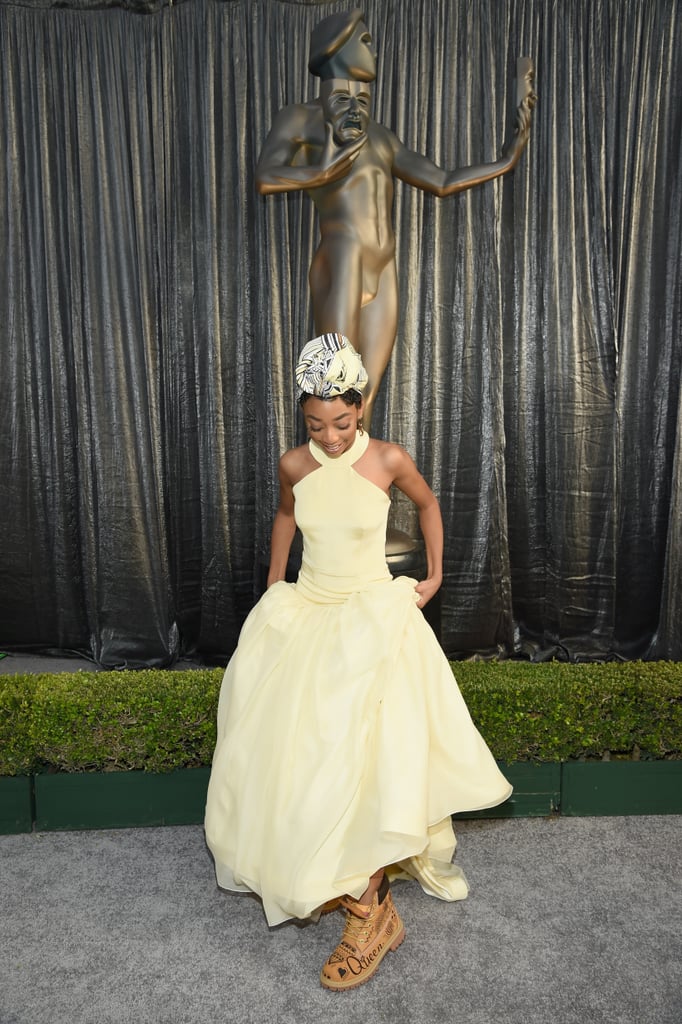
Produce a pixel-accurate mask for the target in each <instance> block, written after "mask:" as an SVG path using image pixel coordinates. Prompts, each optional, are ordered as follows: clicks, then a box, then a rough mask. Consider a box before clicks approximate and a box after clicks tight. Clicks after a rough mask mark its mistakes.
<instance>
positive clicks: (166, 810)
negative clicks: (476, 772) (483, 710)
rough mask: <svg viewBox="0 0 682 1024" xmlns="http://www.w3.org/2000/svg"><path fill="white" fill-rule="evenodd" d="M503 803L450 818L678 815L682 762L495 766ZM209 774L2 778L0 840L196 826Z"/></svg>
mask: <svg viewBox="0 0 682 1024" xmlns="http://www.w3.org/2000/svg"><path fill="white" fill-rule="evenodd" d="M500 767H501V769H502V771H503V772H504V774H505V775H506V777H507V778H508V779H509V781H510V782H511V784H512V785H513V786H514V793H513V794H512V796H511V797H510V799H509V800H507V801H505V803H503V804H500V805H499V806H498V807H492V808H489V809H487V810H484V811H474V812H465V813H462V814H456V815H455V818H459V819H471V818H512V817H546V816H547V815H550V814H562V815H571V816H576V815H625V814H682V761H610V762H584V763H581V762H567V763H563V764H531V763H527V762H517V763H516V764H510V765H505V764H501V765H500ZM209 773H210V769H209V768H207V767H204V768H185V769H179V770H177V771H174V772H168V773H166V774H155V773H152V772H140V771H131V772H83V773H73V774H69V773H58V774H54V775H49V774H45V775H35V776H30V777H27V776H18V777H16V778H9V777H0V834H4V835H7V834H10V833H20V832H31V831H33V829H35V830H36V831H39V832H41V831H53V830H66V829H103V828H133V827H139V826H145V825H198V824H201V822H202V821H203V818H204V804H205V800H206V787H207V785H208V777H209Z"/></svg>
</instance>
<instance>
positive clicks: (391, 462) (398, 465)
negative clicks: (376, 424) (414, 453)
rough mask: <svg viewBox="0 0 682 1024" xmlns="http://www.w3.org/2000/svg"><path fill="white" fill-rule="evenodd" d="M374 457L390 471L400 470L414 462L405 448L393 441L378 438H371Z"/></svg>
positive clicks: (370, 448)
mask: <svg viewBox="0 0 682 1024" xmlns="http://www.w3.org/2000/svg"><path fill="white" fill-rule="evenodd" d="M368 448H369V451H370V452H371V453H372V455H373V457H374V458H375V459H377V460H378V461H379V462H381V464H382V466H383V467H384V468H385V469H387V470H390V471H395V472H398V471H399V470H400V469H402V468H403V467H404V466H405V465H407V464H409V463H410V462H412V459H411V458H410V456H409V455H408V453H407V452H406V451H405V449H404V448H403V447H402V446H401V445H399V444H395V443H394V442H393V441H379V440H378V439H377V438H374V437H372V438H370V442H369V445H368Z"/></svg>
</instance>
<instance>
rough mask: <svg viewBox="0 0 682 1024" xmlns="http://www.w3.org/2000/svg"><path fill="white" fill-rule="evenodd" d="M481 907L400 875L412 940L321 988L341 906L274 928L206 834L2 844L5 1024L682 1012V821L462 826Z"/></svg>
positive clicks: (465, 1023) (281, 1023)
mask: <svg viewBox="0 0 682 1024" xmlns="http://www.w3.org/2000/svg"><path fill="white" fill-rule="evenodd" d="M457 831H458V835H459V838H460V848H459V851H458V854H457V861H458V863H459V864H460V865H461V866H462V867H463V868H464V870H465V872H466V874H467V876H468V878H469V882H470V885H471V893H470V895H469V898H468V900H466V901H465V902H463V903H457V904H445V903H441V902H439V901H437V900H434V899H431V898H429V897H427V896H425V895H424V894H423V893H422V891H421V890H420V889H419V887H418V886H417V885H416V883H412V882H407V883H399V884H397V885H396V886H395V890H394V895H395V899H396V904H397V906H398V908H399V911H400V913H401V915H402V916H403V919H404V921H405V925H406V928H407V939H406V941H405V942H404V943H403V945H402V946H401V947H400V949H399V950H397V951H396V952H395V953H389V955H388V957H387V958H386V960H385V961H384V963H383V964H382V966H381V968H380V970H379V972H378V974H377V975H376V977H375V978H374V979H373V980H372V981H371V982H370V983H369V984H368V985H365V986H363V987H361V988H358V989H357V990H355V991H353V992H348V993H343V994H335V993H329V992H326V991H325V990H323V989H322V988H321V987H320V985H319V982H318V972H319V968H320V966H321V964H322V962H323V961H324V959H325V958H326V956H327V954H328V953H329V952H330V951H331V949H332V948H333V946H334V945H335V944H336V941H337V938H338V936H339V934H340V930H341V925H342V918H341V916H340V915H338V914H330V915H328V916H327V917H325V918H322V919H321V921H320V923H319V924H317V925H307V926H305V927H302V926H300V925H295V924H287V925H284V926H282V927H280V928H278V929H268V927H267V925H266V923H265V920H264V918H263V915H262V911H261V909H260V905H259V903H258V902H257V901H256V900H255V899H253V898H250V897H246V896H234V895H228V894H225V893H220V892H218V891H217V890H216V888H215V882H214V878H213V871H212V865H211V861H210V857H209V855H208V853H207V851H206V848H205V846H204V842H203V835H202V830H201V829H200V828H198V827H194V826H192V827H184V828H163V829H157V828H150V829H127V830H120V831H107V832H79V833H75V832H71V833H54V832H53V833H39V834H34V835H22V836H4V837H0V908H1V909H0V915H1V923H0V1021H1V1022H2V1024H109V1022H112V1024H114V1022H115V1024H129V1022H131V1024H132V1022H135V1024H208V1022H216V1024H218V1022H230V1024H231V1022H235V1024H250V1022H254V1024H255V1022H259V1024H260V1022H269V1021H273V1022H275V1021H276V1022H278V1024H307V1022H313V1021H314V1022H316V1024H317V1022H320V1024H326V1022H336V1021H339V1022H341V1021H343V1022H344V1024H354V1022H358V1024H359V1022H363V1024H365V1022H368V1024H369V1022H372V1024H382V1022H393V1024H398V1022H411V1024H435V1022H440V1021H443V1022H452V1024H574V1022H575V1024H578V1022H580V1024H587V1022H598V1024H635V1022H637V1024H639V1022H642V1024H680V1022H681V1021H682V966H681V965H682V940H681V936H680V927H681V916H680V910H681V909H682V908H681V896H680V879H681V874H682V872H681V870H680V869H681V867H682V864H681V857H682V855H681V850H682V818H679V817H633V818H559V819H556V820H543V819H509V820H499V821H492V820H491V821H462V822H459V823H458V825H457Z"/></svg>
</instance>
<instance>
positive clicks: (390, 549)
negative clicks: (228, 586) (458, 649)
mask: <svg viewBox="0 0 682 1024" xmlns="http://www.w3.org/2000/svg"><path fill="white" fill-rule="evenodd" d="M302 554H303V538H302V537H301V534H300V533H299V531H298V530H297V531H296V533H295V535H294V540H293V543H292V545H291V551H290V552H289V561H288V562H287V571H286V581H287V583H295V582H296V579H297V577H298V572H299V569H300V568H301V556H302ZM386 564H387V565H388V571H389V572H390V574H391V576H393V577H394V578H395V577H396V576H409V577H410V578H411V579H414V580H423V579H424V578H425V576H426V552H425V550H424V542H423V541H421V540H415V538H414V537H410V536H408V534H406V533H403V532H402V530H394V529H393V528H389V529H388V531H387V533H386ZM259 576H260V578H259V580H258V584H259V586H258V593H259V594H262V593H264V591H265V587H266V583H267V579H268V563H267V562H261V564H260V573H259ZM423 614H424V618H425V619H426V621H427V622H428V624H429V625H430V626H431V629H432V630H433V631H434V633H435V634H436V637H437V638H438V641H439V642H440V591H438V593H437V594H436V595H435V596H434V597H432V598H431V600H430V601H429V603H428V604H427V606H426V608H424V612H423Z"/></svg>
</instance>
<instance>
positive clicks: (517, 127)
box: [505, 58, 538, 163]
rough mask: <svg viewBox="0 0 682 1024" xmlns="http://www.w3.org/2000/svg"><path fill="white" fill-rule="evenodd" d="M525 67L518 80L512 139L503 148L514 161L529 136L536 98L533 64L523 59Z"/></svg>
mask: <svg viewBox="0 0 682 1024" xmlns="http://www.w3.org/2000/svg"><path fill="white" fill-rule="evenodd" d="M525 64H526V68H525V71H524V74H523V76H522V78H521V80H520V82H519V93H518V94H517V99H518V101H519V102H518V106H517V108H516V115H515V118H514V134H513V136H512V140H511V142H510V143H509V145H508V146H507V148H506V150H505V156H506V157H507V158H510V159H512V160H513V162H514V163H516V161H517V160H518V158H519V157H520V156H521V153H522V152H523V150H524V149H525V147H526V145H527V143H528V139H529V137H530V123H531V113H532V111H533V108H534V107H535V104H536V103H537V101H538V98H537V96H536V94H535V91H534V89H533V78H534V77H535V73H534V70H533V65H532V64H531V63H530V61H528V60H527V58H526V59H525Z"/></svg>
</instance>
